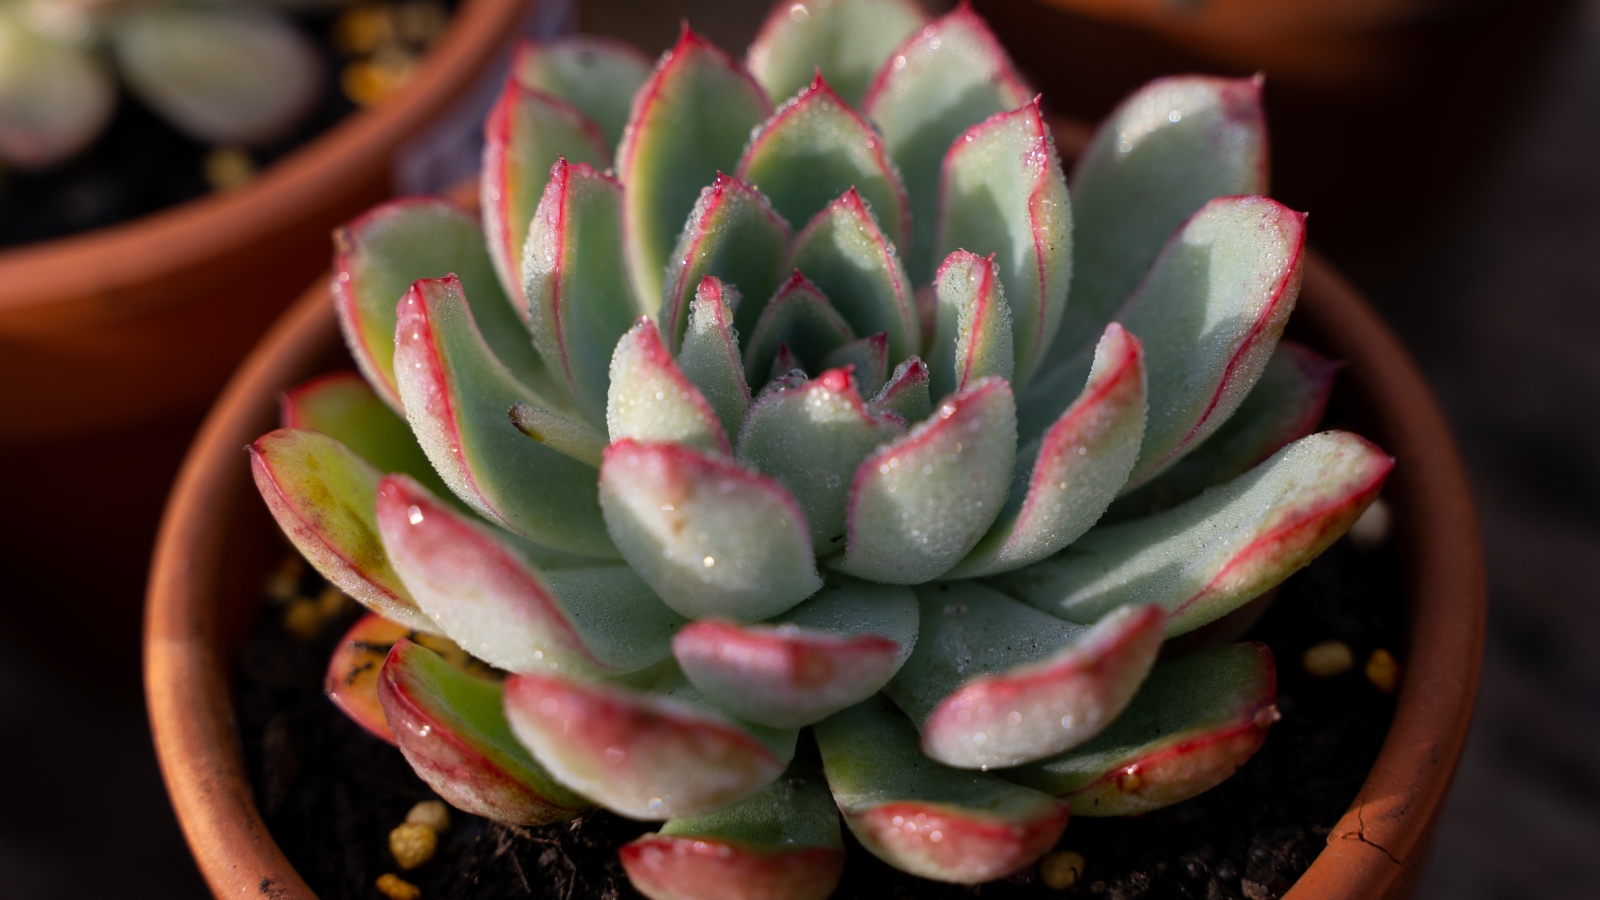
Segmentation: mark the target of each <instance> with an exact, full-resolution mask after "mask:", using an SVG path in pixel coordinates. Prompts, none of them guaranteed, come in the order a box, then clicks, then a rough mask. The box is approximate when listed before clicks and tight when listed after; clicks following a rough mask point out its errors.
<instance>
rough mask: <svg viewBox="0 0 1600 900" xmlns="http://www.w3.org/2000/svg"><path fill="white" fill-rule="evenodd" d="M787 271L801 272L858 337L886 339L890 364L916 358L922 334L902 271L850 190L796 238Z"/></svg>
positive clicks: (872, 221) (879, 232)
mask: <svg viewBox="0 0 1600 900" xmlns="http://www.w3.org/2000/svg"><path fill="white" fill-rule="evenodd" d="M786 268H792V269H798V270H799V271H802V272H804V273H805V274H806V277H807V278H810V279H811V280H812V281H813V282H814V283H815V284H816V286H817V287H818V288H819V289H820V290H821V291H822V293H823V294H824V295H826V296H827V298H828V302H829V303H831V304H833V308H834V309H836V310H838V311H839V314H840V315H841V316H843V317H844V320H845V321H846V322H849V323H850V327H851V328H852V329H853V330H854V331H855V333H856V334H877V333H879V332H886V333H888V335H889V356H890V358H892V359H905V358H906V357H907V356H910V355H911V354H912V353H914V352H916V350H917V347H918V345H919V344H920V343H921V342H920V341H919V339H918V335H919V333H920V332H919V326H918V323H917V315H916V310H915V309H913V308H912V304H911V282H910V280H909V279H908V278H907V277H906V269H905V266H904V265H903V264H902V263H901V262H900V257H899V254H897V253H896V252H895V249H894V247H893V246H892V245H891V244H890V243H889V242H888V239H887V238H885V237H884V235H883V231H882V229H880V228H879V227H878V223H877V221H876V220H875V219H874V218H873V215H872V212H871V210H869V209H867V207H866V204H864V203H862V202H861V197H860V195H859V194H857V193H856V192H855V191H854V190H853V189H852V190H849V191H845V193H844V195H843V196H841V197H839V199H837V200H835V201H833V202H832V203H829V204H828V205H827V207H825V208H824V209H823V210H822V212H819V213H817V215H816V216H815V217H814V218H813V219H812V220H811V222H810V223H809V224H807V225H806V227H805V228H804V229H802V230H801V232H800V233H799V234H798V235H796V236H795V239H794V244H793V245H792V246H791V247H790V249H789V257H788V263H787V265H786Z"/></svg>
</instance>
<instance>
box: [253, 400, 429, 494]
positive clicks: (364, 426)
mask: <svg viewBox="0 0 1600 900" xmlns="http://www.w3.org/2000/svg"><path fill="white" fill-rule="evenodd" d="M278 422H279V424H281V425H282V426H283V427H284V428H302V429H309V430H311V431H320V432H322V433H323V434H325V435H327V436H329V437H331V438H333V439H334V440H336V441H338V442H339V443H341V444H344V445H345V446H346V447H348V448H349V449H350V450H351V451H352V452H353V453H355V454H356V455H357V456H359V457H361V458H362V459H364V460H366V461H367V462H369V463H372V465H374V466H376V467H377V469H378V471H380V472H404V473H406V474H407V475H410V476H411V477H413V478H416V479H418V480H419V481H421V482H422V483H424V484H426V485H428V488H429V489H430V490H439V491H444V490H445V486H444V482H443V481H440V480H439V473H437V472H435V471H434V470H433V466H431V465H429V464H428V457H427V455H426V454H424V453H423V452H422V447H420V446H419V445H418V444H417V438H416V436H415V435H413V434H412V433H411V428H410V426H408V425H406V420H405V419H402V418H400V417H399V416H397V415H395V414H394V410H391V409H390V408H389V407H388V406H387V405H386V404H385V403H384V402H383V400H382V399H380V398H379V397H378V395H377V393H376V392H375V391H373V390H372V386H371V385H369V384H367V382H366V380H365V379H363V378H362V377H361V376H360V375H358V374H356V373H355V372H335V373H333V374H332V375H323V376H321V377H319V378H314V379H312V380H311V381H308V382H306V383H304V384H301V385H298V386H296V387H295V388H293V389H292V390H290V391H289V392H287V393H285V394H284V395H283V399H282V400H280V401H279V403H278Z"/></svg>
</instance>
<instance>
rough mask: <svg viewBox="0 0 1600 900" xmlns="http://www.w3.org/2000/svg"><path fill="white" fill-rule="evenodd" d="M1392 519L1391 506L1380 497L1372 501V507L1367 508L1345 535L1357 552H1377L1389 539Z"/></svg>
mask: <svg viewBox="0 0 1600 900" xmlns="http://www.w3.org/2000/svg"><path fill="white" fill-rule="evenodd" d="M1392 519H1393V516H1391V515H1390V513H1389V504H1387V503H1385V502H1383V498H1382V497H1379V498H1378V499H1376V500H1374V501H1372V505H1371V506H1369V507H1367V509H1366V511H1365V512H1363V513H1362V514H1361V517H1360V518H1358V519H1356V521H1355V524H1354V525H1351V526H1350V530H1349V531H1348V532H1346V533H1345V534H1346V536H1347V537H1349V538H1350V543H1351V544H1353V545H1355V548H1356V549H1357V550H1376V549H1377V548H1379V547H1381V546H1383V542H1384V541H1386V540H1388V539H1389V525H1390V522H1391V521H1392Z"/></svg>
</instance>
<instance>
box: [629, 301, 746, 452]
mask: <svg viewBox="0 0 1600 900" xmlns="http://www.w3.org/2000/svg"><path fill="white" fill-rule="evenodd" d="M606 431H607V434H609V435H610V437H611V440H612V442H616V441H623V440H631V441H664V442H673V443H677V444H680V445H682V446H685V447H694V448H696V449H699V450H704V451H705V452H707V453H713V454H721V455H723V456H728V455H731V454H732V453H733V445H732V444H730V443H728V436H727V435H726V434H724V433H723V431H722V422H721V420H719V419H718V418H717V414H716V411H715V410H713V409H712V408H711V404H710V403H708V402H707V401H706V398H705V397H704V396H703V395H702V394H701V393H700V390H699V388H696V387H695V386H694V383H693V382H691V381H690V380H689V379H688V378H687V377H685V376H684V374H683V372H682V370H680V369H679V368H678V364H677V363H676V362H674V361H673V359H672V354H670V353H668V352H667V348H666V347H664V346H662V344H661V333H660V332H658V331H657V330H656V323H654V322H652V321H650V320H649V319H645V318H641V319H639V321H638V322H636V323H634V326H633V328H631V329H629V330H628V333H627V334H625V335H623V336H622V340H620V341H618V342H617V350H616V353H615V354H614V355H613V356H612V357H611V393H610V396H609V397H608V399H607V401H606Z"/></svg>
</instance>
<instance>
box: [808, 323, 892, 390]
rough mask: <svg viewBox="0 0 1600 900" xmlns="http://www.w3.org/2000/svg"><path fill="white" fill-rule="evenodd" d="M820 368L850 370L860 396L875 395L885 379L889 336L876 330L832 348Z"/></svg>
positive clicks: (887, 375)
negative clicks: (868, 334)
mask: <svg viewBox="0 0 1600 900" xmlns="http://www.w3.org/2000/svg"><path fill="white" fill-rule="evenodd" d="M820 365H821V367H822V368H824V369H848V370H850V371H851V373H852V374H853V375H854V377H855V380H856V384H857V386H858V387H859V389H860V391H861V393H864V394H867V395H871V394H875V393H877V391H878V390H879V389H880V388H882V387H883V386H884V384H886V383H887V382H888V380H889V336H888V335H887V334H884V333H883V332H881V331H880V332H878V333H877V334H874V335H870V336H868V337H864V338H856V339H855V340H853V341H851V342H850V343H848V344H843V345H841V346H839V347H836V348H834V349H833V351H832V352H831V353H829V354H828V355H827V356H824V357H823V358H822V362H821V363H820ZM823 374H827V373H826V372H824V373H823ZM819 377H820V376H819Z"/></svg>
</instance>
